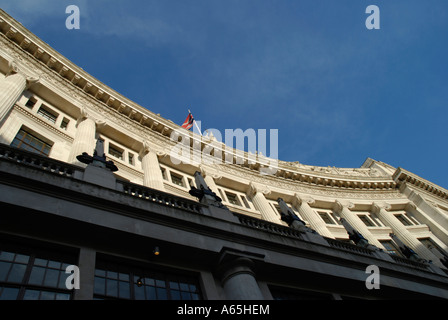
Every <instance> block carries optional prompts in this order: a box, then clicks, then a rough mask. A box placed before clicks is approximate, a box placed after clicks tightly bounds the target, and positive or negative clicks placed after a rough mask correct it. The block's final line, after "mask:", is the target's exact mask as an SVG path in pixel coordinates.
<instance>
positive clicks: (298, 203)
mask: <svg viewBox="0 0 448 320" xmlns="http://www.w3.org/2000/svg"><path fill="white" fill-rule="evenodd" d="M314 202H315V200H314V199H313V198H311V197H309V196H308V197H305V196H302V195H300V194H298V193H295V194H294V199H293V205H294V206H297V207H300V206H301V205H302V203H308V204H309V205H313V204H314Z"/></svg>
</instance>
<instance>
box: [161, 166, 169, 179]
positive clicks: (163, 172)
mask: <svg viewBox="0 0 448 320" xmlns="http://www.w3.org/2000/svg"><path fill="white" fill-rule="evenodd" d="M160 171H162V177H163V180H168V178H167V177H166V169H165V168H163V167H160Z"/></svg>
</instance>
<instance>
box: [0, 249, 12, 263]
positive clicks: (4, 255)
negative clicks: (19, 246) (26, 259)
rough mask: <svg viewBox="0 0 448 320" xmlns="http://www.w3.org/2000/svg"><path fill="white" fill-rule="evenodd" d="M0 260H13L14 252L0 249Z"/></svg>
mask: <svg viewBox="0 0 448 320" xmlns="http://www.w3.org/2000/svg"><path fill="white" fill-rule="evenodd" d="M0 260H4V261H13V260H14V253H12V252H8V251H0Z"/></svg>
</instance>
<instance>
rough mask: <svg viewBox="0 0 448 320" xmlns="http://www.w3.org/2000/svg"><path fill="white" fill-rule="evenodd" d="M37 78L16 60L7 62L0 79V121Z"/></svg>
mask: <svg viewBox="0 0 448 320" xmlns="http://www.w3.org/2000/svg"><path fill="white" fill-rule="evenodd" d="M38 80H39V79H38V78H37V77H34V76H30V75H29V74H28V73H27V72H26V71H24V70H23V69H22V68H20V67H19V66H18V65H17V64H16V62H14V61H11V62H9V72H8V74H7V75H6V77H5V78H3V79H0V122H1V121H3V120H4V118H5V116H6V115H7V114H8V112H9V111H10V110H11V109H12V107H13V106H14V104H15V103H16V101H17V100H18V99H19V98H20V96H21V94H22V93H23V91H25V90H26V89H27V87H29V86H30V85H31V84H33V83H35V82H37V81H38Z"/></svg>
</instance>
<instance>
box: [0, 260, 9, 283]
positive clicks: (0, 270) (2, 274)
mask: <svg viewBox="0 0 448 320" xmlns="http://www.w3.org/2000/svg"><path fill="white" fill-rule="evenodd" d="M9 268H11V263H9V262H3V261H0V281H6V277H7V276H8V273H9Z"/></svg>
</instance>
